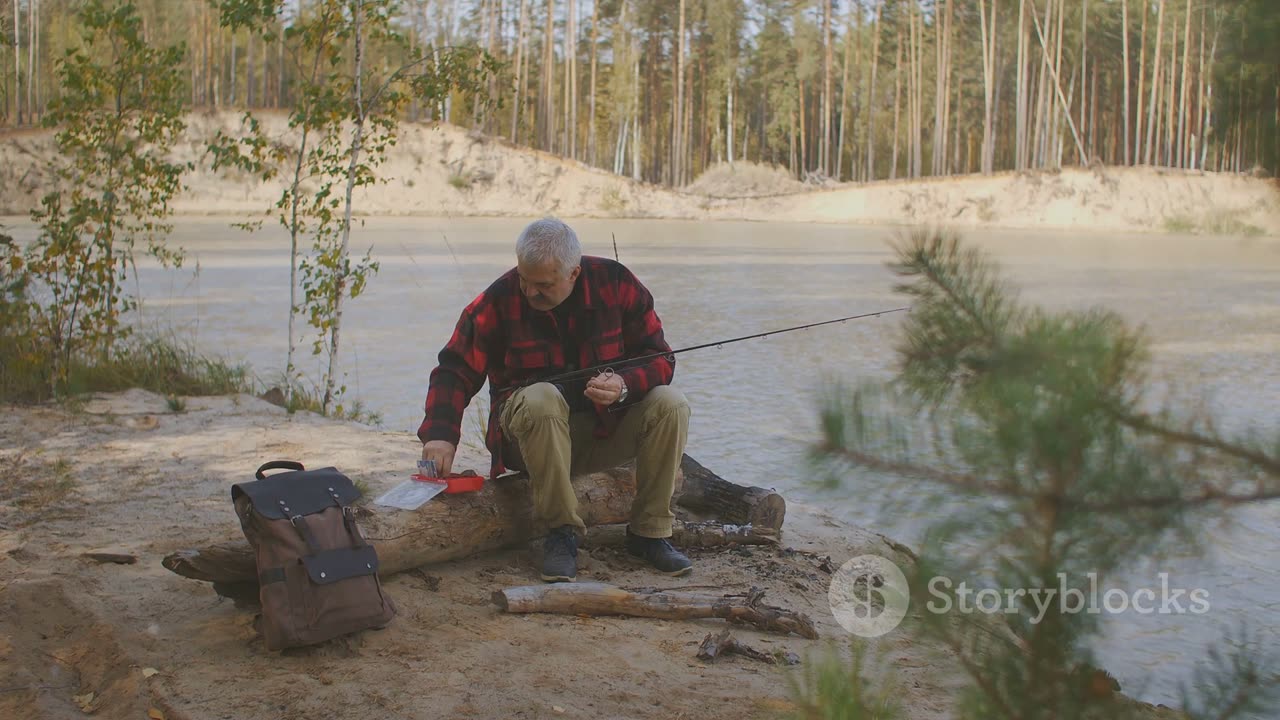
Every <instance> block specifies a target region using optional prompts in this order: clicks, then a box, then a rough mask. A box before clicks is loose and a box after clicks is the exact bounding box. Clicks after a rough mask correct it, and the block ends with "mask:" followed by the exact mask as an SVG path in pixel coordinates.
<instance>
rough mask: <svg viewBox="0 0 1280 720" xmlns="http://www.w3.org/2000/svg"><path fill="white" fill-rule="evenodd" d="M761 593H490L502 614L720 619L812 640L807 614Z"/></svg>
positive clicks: (558, 587)
mask: <svg viewBox="0 0 1280 720" xmlns="http://www.w3.org/2000/svg"><path fill="white" fill-rule="evenodd" d="M761 594H762V593H759V592H752V593H749V594H747V595H708V594H701V593H689V592H672V591H661V592H659V591H652V592H645V591H637V592H631V591H627V590H623V589H622V588H619V587H615V586H613V585H607V584H604V583H577V584H572V585H570V584H566V583H561V584H555V585H526V586H521V587H513V588H507V589H505V590H498V591H496V592H494V593H493V596H492V600H493V603H494V604H495V605H497V606H498V607H499V608H501V609H502V610H503V611H504V612H509V613H553V614H560V615H623V616H629V617H651V618H661V619H664V620H694V619H699V618H723V619H725V620H728V621H729V622H731V623H735V624H739V625H751V626H753V627H755V628H758V629H760V630H768V631H772V632H779V633H783V634H787V633H794V634H796V635H799V636H800V637H804V638H809V639H814V638H817V637H818V631H817V629H816V628H815V627H814V624H813V621H812V620H811V619H809V616H807V615H805V614H804V613H801V612H794V611H791V610H787V609H785V608H779V607H773V606H770V605H764V604H762V603H760V595H761Z"/></svg>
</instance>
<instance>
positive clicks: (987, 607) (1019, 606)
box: [827, 555, 1210, 638]
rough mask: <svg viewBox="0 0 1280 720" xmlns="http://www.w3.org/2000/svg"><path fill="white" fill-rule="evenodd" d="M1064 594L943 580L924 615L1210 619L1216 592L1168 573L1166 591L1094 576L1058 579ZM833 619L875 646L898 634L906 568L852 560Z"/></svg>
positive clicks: (905, 605)
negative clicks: (1107, 582)
mask: <svg viewBox="0 0 1280 720" xmlns="http://www.w3.org/2000/svg"><path fill="white" fill-rule="evenodd" d="M1057 580H1058V583H1057V587H1046V588H1003V589H997V588H991V587H981V588H978V587H973V586H971V585H969V584H968V583H966V582H964V581H961V582H959V583H956V582H953V581H952V580H951V578H948V577H945V576H936V577H933V578H932V579H930V580H929V582H928V583H927V584H926V587H927V588H928V596H929V597H928V601H927V602H926V603H925V606H924V609H925V610H927V611H928V612H930V613H933V614H935V615H945V614H948V613H951V612H958V613H960V614H962V615H968V614H973V613H982V614H986V615H994V614H1000V613H1003V614H1008V615H1022V616H1025V617H1026V618H1027V619H1028V620H1030V622H1031V623H1032V624H1038V623H1040V622H1042V621H1044V619H1045V617H1047V616H1048V615H1050V614H1055V615H1075V614H1078V613H1086V614H1090V615H1099V614H1108V615H1118V614H1121V613H1126V612H1132V613H1137V614H1139V615H1150V614H1156V613H1158V614H1161V615H1181V614H1185V613H1189V614H1193V615H1203V614H1205V613H1207V612H1209V609H1210V603H1209V599H1210V596H1209V591H1208V590H1206V589H1204V588H1192V589H1184V588H1179V587H1176V586H1174V585H1173V583H1172V582H1171V581H1170V578H1169V574H1168V573H1160V574H1159V580H1160V582H1159V587H1158V588H1155V587H1141V588H1137V589H1134V590H1124V589H1120V588H1104V587H1102V586H1101V585H1100V583H1099V578H1098V575H1097V573H1092V572H1091V573H1086V574H1085V576H1084V580H1086V581H1087V582H1086V583H1085V584H1084V585H1083V586H1078V583H1073V582H1072V581H1071V580H1070V579H1069V578H1068V576H1067V575H1066V574H1065V573H1058V575H1057ZM827 599H828V600H829V601H830V603H831V612H832V615H834V616H835V619H836V621H837V622H839V623H840V625H841V627H843V628H844V629H845V630H848V631H849V632H851V633H853V634H854V635H857V636H859V637H865V638H874V637H880V636H881V635H884V634H885V633H887V632H889V631H891V630H893V629H894V628H896V627H898V625H899V624H900V623H901V622H902V620H903V618H905V617H906V616H907V610H908V609H909V605H910V602H911V590H910V587H909V585H908V583H907V578H906V576H905V575H904V574H903V572H902V570H901V568H899V567H898V566H897V565H895V564H894V563H893V561H891V560H888V559H886V558H883V557H880V556H879V555H859V556H857V557H855V558H852V559H851V560H849V561H848V562H846V563H845V564H844V565H841V566H840V569H839V570H838V571H836V573H835V574H834V575H833V576H832V577H831V586H830V587H829V588H828V590H827Z"/></svg>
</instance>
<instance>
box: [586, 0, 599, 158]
mask: <svg viewBox="0 0 1280 720" xmlns="http://www.w3.org/2000/svg"><path fill="white" fill-rule="evenodd" d="M599 8H600V2H599V0H592V2H591V88H590V89H589V90H588V93H589V100H588V101H587V162H588V163H590V164H591V166H592V167H594V166H595V165H596V145H597V142H596V58H597V57H598V56H599V54H600V45H599V39H600V37H599V27H598V24H599V21H600V13H599Z"/></svg>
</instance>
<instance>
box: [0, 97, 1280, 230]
mask: <svg viewBox="0 0 1280 720" xmlns="http://www.w3.org/2000/svg"><path fill="white" fill-rule="evenodd" d="M239 122H240V121H239V118H238V117H237V116H236V115H235V114H234V113H229V112H228V113H220V114H198V115H193V116H191V118H190V122H189V127H188V130H187V132H186V135H185V137H184V139H183V140H182V142H181V143H180V144H179V146H178V148H177V151H176V153H175V155H176V159H179V160H182V161H190V162H193V163H196V165H197V169H196V170H195V171H194V172H192V173H190V174H189V175H188V176H187V179H186V182H187V184H188V190H187V192H185V193H184V194H183V195H182V196H181V197H179V198H178V199H177V200H176V202H175V203H174V207H175V209H176V211H177V212H178V213H180V214H189V215H212V214H240V213H245V214H258V213H262V212H265V211H266V210H267V209H269V208H270V207H271V206H272V204H273V203H274V202H275V201H276V200H277V199H278V198H279V196H280V190H281V187H282V184H281V183H282V180H279V179H277V180H275V181H272V182H268V183H261V182H258V181H257V180H254V179H253V178H249V177H246V176H240V175H235V174H222V175H219V174H215V173H213V172H211V171H209V170H208V169H207V164H208V163H207V159H206V158H204V147H205V145H206V143H207V141H208V140H209V139H210V138H212V137H213V136H214V134H215V133H216V132H217V131H219V130H222V131H225V132H228V133H233V134H234V133H236V132H238V131H239ZM264 126H265V127H266V129H267V132H268V133H269V135H271V136H272V137H275V138H286V137H287V128H286V126H285V123H284V120H283V118H282V117H280V116H268V117H267V118H266V120H265V122H264ZM52 152H53V145H52V136H51V134H50V133H48V132H47V131H23V132H10V133H7V134H0V215H5V214H8V215H20V214H25V213H26V212H27V211H28V210H30V209H31V208H32V207H36V206H37V205H38V203H39V197H40V194H41V193H43V192H45V191H47V189H48V184H49V181H48V177H47V171H46V170H45V169H44V168H45V164H46V161H47V159H48V158H49V157H50V156H51V154H52ZM380 173H381V175H382V176H383V177H384V178H386V179H387V181H386V182H385V183H382V184H380V185H377V186H375V187H373V188H371V189H368V190H365V191H363V192H360V193H359V195H358V197H357V206H356V210H357V212H358V213H360V214H363V215H431V216H494V217H504V216H520V217H527V216H538V215H543V214H548V213H555V214H558V215H561V216H564V217H629V218H674V219H706V220H760V221H766V220H767V221H782V222H830V223H857V224H921V223H926V224H941V225H950V226H956V227H961V228H973V227H1009V228H1045V229H1105V230H1114V231H1156V232H1166V231H1167V232H1204V233H1221V234H1241V233H1252V234H1256V233H1261V234H1267V235H1276V236H1280V185H1277V183H1275V182H1273V181H1267V180H1260V179H1254V178H1249V177H1243V176H1238V175H1228V174H1220V173H1202V172H1194V171H1183V170H1164V169H1157V168H1096V169H1092V170H1083V169H1068V170H1063V171H1061V172H1037V173H1002V174H998V175H994V176H991V177H981V176H965V177H956V178H941V179H926V180H916V181H905V180H898V181H881V182H876V183H869V184H860V185H855V184H845V185H837V186H835V187H827V188H821V189H803V188H804V186H801V185H799V184H798V183H795V182H794V181H789V180H787V179H786V178H785V177H781V178H774V179H772V180H770V179H769V177H768V175H769V174H768V173H767V172H761V169H759V168H752V167H750V166H743V168H742V171H741V173H740V176H739V174H737V173H735V171H734V170H733V169H726V168H719V169H717V170H715V171H714V175H715V177H714V178H713V179H712V180H713V181H708V180H707V179H703V180H701V181H697V182H695V183H694V184H693V185H692V186H691V188H696V189H699V190H701V191H702V193H698V192H679V191H672V190H669V189H666V188H662V187H658V186H655V185H649V184H645V183H639V182H635V181H632V180H630V179H627V178H622V177H619V176H616V175H613V174H611V173H608V172H605V171H603V170H598V169H595V168H591V167H588V166H587V165H585V164H583V163H579V162H575V161H572V160H566V159H564V158H561V157H558V156H555V155H551V154H549V153H544V152H540V151H536V150H529V149H526V148H519V147H515V146H512V145H510V144H509V143H507V142H505V141H503V140H500V139H495V138H489V137H485V136H482V135H478V134H475V133H468V132H466V131H464V130H462V129H460V128H457V127H454V126H449V125H437V124H430V125H427V124H418V125H410V124H405V125H404V126H402V133H401V138H400V141H399V143H398V144H397V145H396V146H395V148H393V149H392V151H391V153H390V156H389V160H388V162H387V163H386V164H385V165H384V166H382V168H381V169H380ZM771 188H773V189H775V190H776V193H774V194H771V193H770V190H771Z"/></svg>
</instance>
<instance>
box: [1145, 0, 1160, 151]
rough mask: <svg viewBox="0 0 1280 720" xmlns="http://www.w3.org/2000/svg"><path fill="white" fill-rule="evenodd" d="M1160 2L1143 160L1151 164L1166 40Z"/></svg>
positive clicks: (1158, 0)
mask: <svg viewBox="0 0 1280 720" xmlns="http://www.w3.org/2000/svg"><path fill="white" fill-rule="evenodd" d="M1156 2H1157V3H1159V8H1160V9H1159V10H1158V11H1157V13H1158V14H1157V15H1156V50H1155V52H1154V53H1153V54H1152V56H1151V58H1152V62H1151V65H1152V69H1151V104H1150V106H1149V107H1148V108H1147V133H1146V135H1147V137H1146V145H1145V150H1144V152H1143V156H1142V157H1143V162H1145V163H1146V164H1148V165H1150V164H1151V159H1152V157H1153V154H1152V153H1153V151H1154V150H1155V143H1154V138H1153V137H1152V136H1153V135H1155V129H1156V115H1157V113H1158V112H1159V107H1160V50H1161V43H1162V41H1163V40H1164V0H1156Z"/></svg>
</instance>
